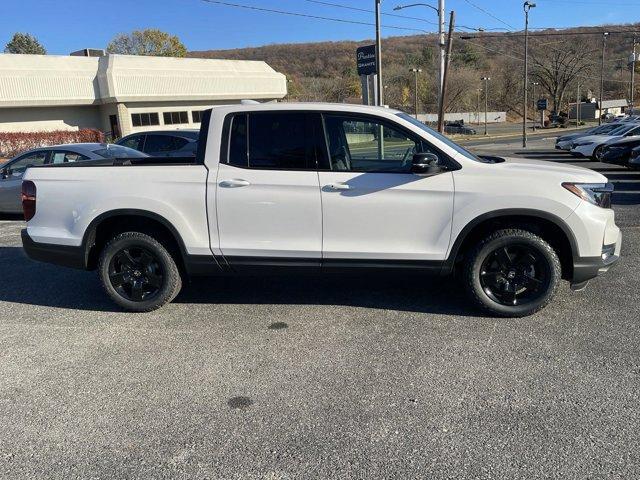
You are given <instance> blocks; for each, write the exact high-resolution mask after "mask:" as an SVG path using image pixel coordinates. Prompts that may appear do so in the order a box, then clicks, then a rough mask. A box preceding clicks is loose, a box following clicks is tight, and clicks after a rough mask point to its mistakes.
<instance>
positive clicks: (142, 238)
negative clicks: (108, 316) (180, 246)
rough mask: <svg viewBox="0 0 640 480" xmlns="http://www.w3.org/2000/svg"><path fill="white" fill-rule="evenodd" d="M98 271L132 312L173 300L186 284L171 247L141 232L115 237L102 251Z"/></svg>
mask: <svg viewBox="0 0 640 480" xmlns="http://www.w3.org/2000/svg"><path fill="white" fill-rule="evenodd" d="M98 272H99V275H100V279H101V281H102V285H103V286H104V289H105V290H106V292H107V294H108V295H109V297H111V299H112V300H113V301H114V302H115V303H117V304H118V305H119V306H120V307H122V308H124V309H125V310H128V311H131V312H150V311H152V310H156V309H158V308H160V307H162V306H163V305H165V304H167V303H169V302H171V301H172V300H173V299H174V298H175V297H176V296H177V295H178V293H179V292H180V289H181V288H182V279H181V277H180V271H179V269H178V266H177V265H176V262H175V260H174V259H173V257H172V256H171V254H170V253H169V251H168V250H167V249H166V248H165V247H164V246H163V245H162V244H161V243H160V242H158V241H157V240H156V239H154V238H153V237H151V236H149V235H146V234H144V233H140V232H125V233H121V234H119V235H117V236H115V237H114V238H112V239H111V241H110V242H109V243H107V245H106V246H105V247H104V249H103V250H102V252H101V254H100V259H99V262H98Z"/></svg>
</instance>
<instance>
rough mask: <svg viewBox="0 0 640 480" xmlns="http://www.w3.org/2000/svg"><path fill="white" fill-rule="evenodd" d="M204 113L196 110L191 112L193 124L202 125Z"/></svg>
mask: <svg viewBox="0 0 640 480" xmlns="http://www.w3.org/2000/svg"><path fill="white" fill-rule="evenodd" d="M203 113H204V110H194V111H192V112H191V118H192V119H193V123H200V122H202V114H203Z"/></svg>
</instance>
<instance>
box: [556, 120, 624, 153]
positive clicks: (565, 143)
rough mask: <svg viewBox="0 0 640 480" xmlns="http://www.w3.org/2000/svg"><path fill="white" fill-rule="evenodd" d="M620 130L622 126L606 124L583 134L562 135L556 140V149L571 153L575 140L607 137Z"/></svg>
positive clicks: (584, 131)
mask: <svg viewBox="0 0 640 480" xmlns="http://www.w3.org/2000/svg"><path fill="white" fill-rule="evenodd" d="M617 128H620V125H616V124H613V123H605V124H604V125H599V126H597V127H592V128H590V129H588V130H583V131H582V132H575V133H569V134H567V135H562V136H560V137H558V138H556V149H557V150H564V151H567V152H568V151H569V150H571V144H572V143H573V141H574V140H577V139H578V138H581V137H586V136H588V135H607V134H608V133H609V132H612V131H613V130H615V129H617Z"/></svg>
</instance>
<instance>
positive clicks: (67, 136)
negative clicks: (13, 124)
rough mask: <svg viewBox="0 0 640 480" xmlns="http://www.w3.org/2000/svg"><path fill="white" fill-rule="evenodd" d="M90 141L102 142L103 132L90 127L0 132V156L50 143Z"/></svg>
mask: <svg viewBox="0 0 640 480" xmlns="http://www.w3.org/2000/svg"><path fill="white" fill-rule="evenodd" d="M91 142H97V143H102V142H104V133H102V132H101V131H99V130H94V129H90V128H85V129H82V130H75V131H65V130H57V131H53V132H0V157H4V158H11V157H14V156H16V155H18V154H19V153H22V152H24V151H26V150H31V149H32V148H38V147H46V146H50V145H61V144H64V143H91Z"/></svg>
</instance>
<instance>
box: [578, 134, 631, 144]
mask: <svg viewBox="0 0 640 480" xmlns="http://www.w3.org/2000/svg"><path fill="white" fill-rule="evenodd" d="M617 138H622V137H620V136H618V135H616V136H614V137H612V136H611V135H587V136H585V137H581V138H578V139H576V142H577V143H583V142H584V143H586V142H591V143H604V142H606V141H608V140H615V139H617Z"/></svg>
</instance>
